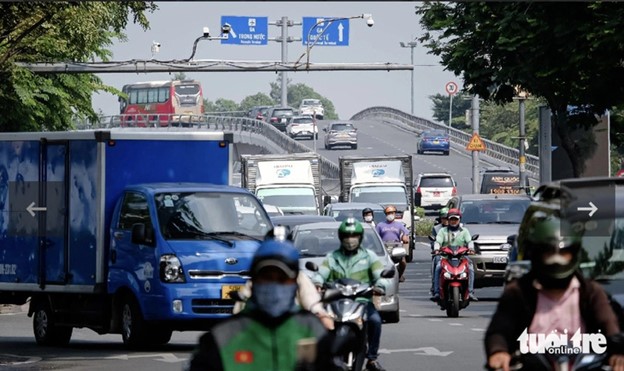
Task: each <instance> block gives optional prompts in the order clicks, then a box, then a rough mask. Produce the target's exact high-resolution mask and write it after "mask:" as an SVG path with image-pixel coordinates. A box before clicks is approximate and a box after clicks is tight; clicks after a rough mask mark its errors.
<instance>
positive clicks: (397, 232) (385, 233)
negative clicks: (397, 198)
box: [375, 205, 410, 282]
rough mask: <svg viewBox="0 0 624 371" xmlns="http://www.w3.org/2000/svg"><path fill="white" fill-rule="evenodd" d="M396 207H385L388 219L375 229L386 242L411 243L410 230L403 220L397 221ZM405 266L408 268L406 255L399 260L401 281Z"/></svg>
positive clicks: (403, 279) (401, 280) (403, 278)
mask: <svg viewBox="0 0 624 371" xmlns="http://www.w3.org/2000/svg"><path fill="white" fill-rule="evenodd" d="M396 211H397V210H396V207H394V206H393V205H388V206H386V208H385V209H384V213H385V214H386V220H384V221H381V222H379V224H377V226H376V227H375V229H376V230H377V233H379V236H380V237H381V239H382V241H384V242H398V241H400V242H403V243H409V235H410V233H409V231H408V230H407V228H405V224H403V223H401V222H397V221H395V220H394V218H395V216H396ZM405 268H407V261H406V260H405V257H403V258H402V259H401V261H400V262H399V267H398V271H399V281H400V282H404V281H405V276H404V275H403V273H404V272H405Z"/></svg>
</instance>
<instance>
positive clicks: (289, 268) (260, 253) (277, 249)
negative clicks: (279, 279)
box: [251, 239, 299, 278]
mask: <svg viewBox="0 0 624 371" xmlns="http://www.w3.org/2000/svg"><path fill="white" fill-rule="evenodd" d="M268 266H273V267H278V268H280V269H281V270H282V271H284V273H286V275H287V276H288V277H290V278H296V277H297V274H298V273H299V251H298V250H297V249H296V248H295V246H294V245H293V244H292V243H291V242H289V241H286V240H274V239H269V240H265V241H263V242H262V243H261V244H260V247H258V250H256V253H255V254H254V257H253V259H252V261H251V276H252V277H254V276H255V275H256V274H257V273H258V272H259V271H260V269H262V268H264V267H268Z"/></svg>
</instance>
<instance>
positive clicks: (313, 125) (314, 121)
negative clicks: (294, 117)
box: [312, 111, 316, 153]
mask: <svg viewBox="0 0 624 371" xmlns="http://www.w3.org/2000/svg"><path fill="white" fill-rule="evenodd" d="M312 135H313V136H314V153H316V111H312Z"/></svg>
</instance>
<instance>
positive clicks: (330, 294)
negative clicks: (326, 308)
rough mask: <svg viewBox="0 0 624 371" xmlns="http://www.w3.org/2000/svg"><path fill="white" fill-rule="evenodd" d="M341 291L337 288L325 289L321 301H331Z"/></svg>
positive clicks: (337, 296)
mask: <svg viewBox="0 0 624 371" xmlns="http://www.w3.org/2000/svg"><path fill="white" fill-rule="evenodd" d="M341 295H342V292H341V291H340V290H338V289H327V290H325V291H324V292H323V301H332V300H335V299H338V298H339V297H340V296H341Z"/></svg>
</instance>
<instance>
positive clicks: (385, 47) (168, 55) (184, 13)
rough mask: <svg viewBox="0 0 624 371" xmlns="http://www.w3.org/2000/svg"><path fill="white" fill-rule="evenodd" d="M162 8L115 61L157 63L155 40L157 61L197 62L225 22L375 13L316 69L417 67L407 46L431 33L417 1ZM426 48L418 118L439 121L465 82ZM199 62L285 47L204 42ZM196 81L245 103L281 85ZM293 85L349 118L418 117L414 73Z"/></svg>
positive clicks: (114, 78) (326, 76)
mask: <svg viewBox="0 0 624 371" xmlns="http://www.w3.org/2000/svg"><path fill="white" fill-rule="evenodd" d="M156 4H158V6H159V9H158V10H156V11H155V12H154V13H151V14H149V13H148V14H147V17H148V19H149V21H150V29H148V30H146V31H144V30H142V29H141V28H140V27H139V26H137V25H135V24H133V23H130V24H129V25H128V27H127V29H126V35H127V40H126V41H123V42H122V41H119V40H116V41H115V42H114V45H113V46H112V47H110V50H111V51H112V53H113V57H112V60H113V61H119V60H129V59H151V58H152V52H151V47H152V43H153V42H158V43H160V44H161V47H160V51H159V52H158V53H157V54H155V55H154V59H157V60H172V59H185V58H188V57H190V55H191V51H192V46H193V42H194V41H195V39H196V38H197V37H199V36H201V35H202V32H203V31H202V30H203V27H209V28H210V31H211V34H212V35H213V36H215V35H217V34H218V33H219V32H220V28H221V16H249V17H253V16H255V17H268V20H269V22H272V21H276V20H278V19H281V18H282V17H283V16H287V17H288V18H289V19H290V20H293V21H296V22H301V21H302V18H303V17H350V16H355V15H360V14H365V13H370V14H372V17H373V19H374V22H375V23H374V26H373V27H368V26H367V24H366V22H365V21H364V20H363V19H352V20H350V24H349V45H348V46H321V45H317V46H315V47H314V48H312V50H311V52H310V61H311V62H313V63H375V62H391V63H401V64H409V63H410V48H402V47H401V46H400V44H399V43H400V42H401V41H403V42H409V41H412V40H414V38H417V37H420V36H422V35H423V34H424V32H423V30H422V29H421V27H420V23H419V22H418V16H417V15H416V14H415V12H414V10H415V6H416V5H417V4H418V3H416V2H244V1H233V2H203V1H202V2H156ZM268 27H269V31H268V34H269V37H277V36H280V35H281V28H280V27H277V26H272V25H269V26H268ZM288 33H289V36H295V37H302V36H303V35H302V33H303V31H302V27H301V26H293V27H289V29H288ZM427 51H428V50H427V49H426V48H424V47H423V46H422V45H418V46H416V47H415V48H414V64H415V65H416V67H415V69H414V114H415V115H416V116H418V117H422V118H425V119H430V120H431V119H433V117H432V115H433V113H432V108H431V107H432V103H431V100H430V99H429V96H431V95H435V94H446V93H445V85H446V84H447V83H448V82H451V81H453V82H455V83H457V84H458V85H459V87H460V89H461V87H462V80H461V78H459V77H457V76H455V75H454V74H453V73H452V72H449V71H445V70H444V67H443V66H442V65H441V64H440V63H439V58H438V57H437V56H434V55H431V54H427ZM303 52H305V46H304V45H303V43H302V42H301V41H298V42H291V43H288V61H289V62H294V61H295V60H296V59H297V58H298V57H299V56H300V55H301V54H302V53H303ZM194 59H195V60H201V59H223V60H272V61H278V60H280V59H281V43H278V42H274V41H269V42H268V44H267V45H226V44H221V42H220V41H216V40H213V41H209V40H201V41H200V42H199V43H198V45H197V51H196V54H195V57H194ZM186 75H187V77H188V78H192V79H196V80H199V81H200V82H201V84H202V87H203V92H204V97H205V98H207V99H209V100H211V101H215V100H216V99H218V98H225V99H231V100H234V101H235V102H237V103H240V101H241V100H242V99H243V98H245V97H246V96H249V95H253V94H256V93H258V92H262V93H265V94H269V92H270V85H269V84H270V83H271V82H273V81H276V78H277V74H276V73H275V72H188V73H186ZM99 76H100V78H101V79H102V80H103V82H104V83H105V84H107V85H110V86H114V87H116V88H119V89H121V87H122V86H123V85H124V84H128V83H133V82H138V81H150V80H169V79H171V77H172V76H173V75H169V74H167V73H149V74H146V73H141V74H129V73H123V74H121V73H106V74H99ZM288 78H289V79H290V80H291V83H292V84H296V83H304V84H306V85H308V86H310V87H312V88H313V89H314V90H315V91H316V92H318V93H319V94H321V95H323V96H325V97H326V98H328V99H330V100H331V101H332V102H333V103H334V106H335V108H336V112H337V113H338V115H339V117H340V118H341V119H349V118H350V117H351V116H352V115H354V114H355V113H357V112H359V111H361V110H363V109H366V108H368V107H372V106H388V107H393V108H397V109H399V110H402V111H405V112H408V113H409V112H410V109H411V106H410V99H411V93H410V81H411V72H410V71H389V72H388V71H323V72H296V73H292V72H291V73H288ZM93 106H94V108H95V110H96V111H99V110H101V111H102V112H104V114H106V115H113V114H118V113H119V103H118V102H117V98H116V97H115V96H113V95H112V94H109V93H103V92H102V93H98V94H95V95H94V96H93Z"/></svg>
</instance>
